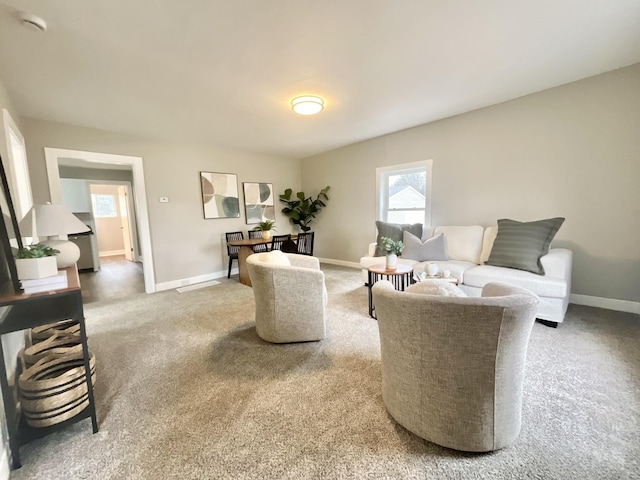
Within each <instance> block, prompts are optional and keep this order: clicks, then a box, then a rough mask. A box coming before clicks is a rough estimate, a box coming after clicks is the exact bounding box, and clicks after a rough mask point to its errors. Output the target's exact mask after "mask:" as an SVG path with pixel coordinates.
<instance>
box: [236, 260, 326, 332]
mask: <svg viewBox="0 0 640 480" xmlns="http://www.w3.org/2000/svg"><path fill="white" fill-rule="evenodd" d="M247 269H248V271H249V276H250V278H251V284H252V286H253V295H254V298H255V302H256V331H257V333H258V335H259V336H260V338H262V339H263V340H266V341H268V342H272V343H290V342H309V341H314V340H322V339H323V338H325V336H326V323H327V322H326V305H327V291H326V288H325V284H324V273H323V272H322V271H321V270H320V262H319V260H318V259H317V258H316V257H310V256H307V255H298V254H290V253H283V252H281V251H279V250H274V251H272V252H268V253H256V254H253V255H249V256H248V257H247Z"/></svg>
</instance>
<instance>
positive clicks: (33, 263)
mask: <svg viewBox="0 0 640 480" xmlns="http://www.w3.org/2000/svg"><path fill="white" fill-rule="evenodd" d="M58 253H60V250H56V249H55V248H51V247H49V246H47V245H42V244H41V243H34V244H32V245H29V246H27V247H23V248H21V249H19V250H18V253H16V255H15V257H16V269H17V271H18V278H19V279H20V280H32V279H36V278H45V277H50V276H52V275H57V274H58V265H57V263H56V255H57V254H58Z"/></svg>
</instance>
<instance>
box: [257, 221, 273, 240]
mask: <svg viewBox="0 0 640 480" xmlns="http://www.w3.org/2000/svg"><path fill="white" fill-rule="evenodd" d="M275 223H276V222H275V221H273V220H264V221H262V222H260V223H259V224H258V226H257V227H256V228H255V230H260V232H262V239H263V240H265V241H268V240H271V230H274V231H275V229H276V227H275Z"/></svg>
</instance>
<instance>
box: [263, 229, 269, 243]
mask: <svg viewBox="0 0 640 480" xmlns="http://www.w3.org/2000/svg"><path fill="white" fill-rule="evenodd" d="M261 235H262V239H263V240H264V241H269V240H271V230H263V231H262V232H261Z"/></svg>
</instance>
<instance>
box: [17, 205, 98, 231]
mask: <svg viewBox="0 0 640 480" xmlns="http://www.w3.org/2000/svg"><path fill="white" fill-rule="evenodd" d="M89 230H91V229H90V228H89V227H87V226H86V225H85V224H84V223H82V222H81V221H80V220H78V218H77V217H76V216H75V215H74V214H73V213H71V212H70V211H69V210H68V209H67V208H66V207H65V206H64V205H52V204H50V203H48V204H46V205H34V206H33V207H31V209H30V210H29V212H27V214H26V215H25V217H24V218H23V219H22V220H21V221H20V234H21V235H22V236H23V237H53V236H56V235H68V234H70V233H82V232H88V231H89Z"/></svg>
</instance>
